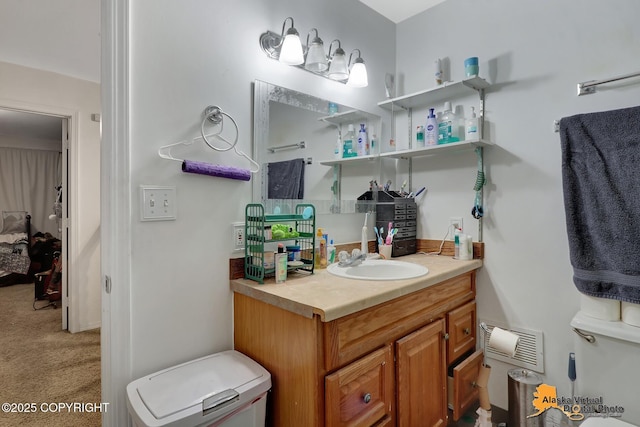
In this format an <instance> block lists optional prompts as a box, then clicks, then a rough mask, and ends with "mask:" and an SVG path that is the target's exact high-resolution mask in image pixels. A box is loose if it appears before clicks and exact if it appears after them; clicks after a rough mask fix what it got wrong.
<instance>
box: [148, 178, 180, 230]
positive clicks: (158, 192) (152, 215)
mask: <svg viewBox="0 0 640 427" xmlns="http://www.w3.org/2000/svg"><path fill="white" fill-rule="evenodd" d="M140 201H141V204H142V206H141V207H140V215H141V218H140V220H141V221H172V220H174V219H176V211H177V209H176V208H177V206H176V205H177V199H176V187H161V186H154V185H141V186H140Z"/></svg>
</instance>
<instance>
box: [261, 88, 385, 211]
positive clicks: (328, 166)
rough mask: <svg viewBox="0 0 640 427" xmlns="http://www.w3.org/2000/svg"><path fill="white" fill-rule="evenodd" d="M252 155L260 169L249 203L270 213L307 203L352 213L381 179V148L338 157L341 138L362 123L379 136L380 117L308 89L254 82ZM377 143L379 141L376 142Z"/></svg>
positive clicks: (327, 209) (319, 209)
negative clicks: (336, 151)
mask: <svg viewBox="0 0 640 427" xmlns="http://www.w3.org/2000/svg"><path fill="white" fill-rule="evenodd" d="M253 101H254V107H253V108H254V116H253V117H254V119H253V120H254V122H253V158H254V159H255V161H256V162H258V163H259V164H260V173H259V174H258V175H256V176H255V178H254V179H253V189H252V190H253V202H254V203H262V204H263V205H264V206H265V211H266V212H268V213H282V214H286V213H289V212H293V211H294V209H295V205H296V204H298V203H311V204H313V205H314V206H315V207H316V213H317V214H329V213H354V212H356V207H355V201H356V199H357V198H358V196H360V195H361V194H362V193H364V192H365V191H367V190H368V189H369V188H368V186H369V182H370V181H372V180H374V179H375V180H379V179H380V178H379V177H380V159H379V157H378V156H377V154H378V152H377V151H376V150H378V149H379V148H378V147H376V146H375V145H374V147H373V149H372V150H371V155H369V156H365V157H363V158H358V159H357V161H353V160H354V159H346V160H342V159H339V160H337V161H336V158H335V157H334V149H335V147H336V145H337V144H336V143H337V140H338V137H339V136H344V135H346V133H347V129H348V125H349V124H353V125H354V127H355V130H356V135H357V131H358V129H359V128H360V124H361V123H362V124H365V128H366V129H367V133H368V136H369V138H371V137H372V136H373V135H374V134H375V135H376V136H377V135H380V116H377V115H375V114H372V113H368V112H365V111H361V110H356V109H353V108H350V107H348V106H345V105H341V104H334V105H335V107H337V111H338V112H337V113H334V112H333V111H332V113H333V114H330V113H329V104H330V101H329V100H326V99H320V98H317V97H314V96H311V95H309V94H306V93H302V92H298V91H295V90H291V89H287V88H284V87H281V86H276V85H273V84H271V83H267V82H263V81H260V80H256V81H255V82H254V100H253ZM378 146H379V144H378Z"/></svg>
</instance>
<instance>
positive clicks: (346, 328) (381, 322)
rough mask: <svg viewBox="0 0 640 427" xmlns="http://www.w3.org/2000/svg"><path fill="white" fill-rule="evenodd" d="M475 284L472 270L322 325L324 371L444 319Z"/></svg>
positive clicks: (471, 296)
mask: <svg viewBox="0 0 640 427" xmlns="http://www.w3.org/2000/svg"><path fill="white" fill-rule="evenodd" d="M399 242H402V241H399ZM395 244H396V243H394V246H395ZM394 251H395V249H394ZM474 284H475V272H473V271H472V272H469V273H466V274H463V275H460V276H456V277H453V278H451V279H449V280H446V281H444V282H442V283H440V284H438V285H434V286H431V287H428V288H426V289H422V290H420V291H417V292H414V293H412V294H409V295H405V296H403V297H399V298H396V299H394V300H393V301H390V302H387V303H383V304H380V305H377V306H374V307H371V308H368V309H366V310H362V311H359V312H357V313H354V314H351V315H348V316H345V317H341V318H340V319H336V320H334V321H331V322H328V323H324V324H323V328H324V337H325V369H326V370H327V371H332V370H334V369H336V368H338V367H340V366H344V365H346V364H347V363H350V362H351V361H354V360H356V359H358V358H359V357H361V356H363V355H365V354H367V353H369V352H370V351H372V350H374V349H376V348H380V347H381V346H383V345H385V344H386V343H389V342H390V341H393V340H396V339H398V338H400V337H402V336H404V335H406V334H408V333H409V332H411V331H414V330H416V329H418V328H420V327H421V326H424V325H426V324H428V323H431V322H433V321H434V320H436V319H438V318H444V316H445V313H447V312H449V311H450V310H453V309H454V308H456V307H459V306H460V305H461V304H464V303H466V302H468V301H471V300H473V299H474V297H475V286H474ZM461 354H462V353H461Z"/></svg>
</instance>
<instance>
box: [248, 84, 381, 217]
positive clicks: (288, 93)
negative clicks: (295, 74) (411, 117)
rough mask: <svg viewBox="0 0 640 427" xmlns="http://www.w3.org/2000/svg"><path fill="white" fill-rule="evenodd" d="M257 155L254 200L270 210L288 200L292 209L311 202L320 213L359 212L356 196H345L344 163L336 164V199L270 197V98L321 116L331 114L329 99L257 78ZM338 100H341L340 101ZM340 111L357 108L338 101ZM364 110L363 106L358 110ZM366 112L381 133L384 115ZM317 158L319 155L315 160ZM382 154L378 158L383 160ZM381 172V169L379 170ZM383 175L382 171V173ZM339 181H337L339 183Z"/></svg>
mask: <svg viewBox="0 0 640 427" xmlns="http://www.w3.org/2000/svg"><path fill="white" fill-rule="evenodd" d="M253 85H254V87H253V147H252V149H253V159H254V160H255V161H256V162H257V163H258V164H260V173H259V174H257V175H256V176H255V178H254V179H253V183H252V202H253V203H262V204H263V206H265V209H266V211H269V212H271V211H272V209H273V206H271V205H283V204H285V205H286V204H288V207H287V208H288V209H290V210H292V209H294V207H295V204H298V203H311V204H313V205H314V206H315V207H316V213H317V214H329V213H355V212H356V208H355V202H356V200H355V197H354V200H341V197H340V196H341V194H340V187H341V182H340V181H341V178H342V170H341V169H342V166H341V165H334V166H333V181H334V186H333V187H332V189H333V191H334V199H333V200H328V199H322V198H309V197H306V196H307V195H305V198H304V199H292V200H277V201H275V202H272V200H276V199H267V198H266V194H267V170H266V167H264V166H265V164H266V150H265V149H264V148H263V147H268V146H269V127H270V122H269V119H270V115H269V104H270V102H272V101H274V102H279V103H282V104H286V105H289V106H293V107H298V108H302V109H305V110H308V111H312V112H315V113H318V114H319V115H320V116H329V111H328V110H329V102H331V101H328V100H325V99H321V98H318V97H316V96H313V95H309V94H306V93H303V92H299V91H296V90H293V89H289V88H285V87H282V86H279V85H275V84H272V83H268V82H265V81H262V80H254V82H253ZM336 104H337V103H336ZM337 105H338V110H339V111H349V110H354V111H355V109H353V108H351V107H348V106H345V105H342V104H337ZM357 111H361V110H357ZM361 112H362V115H363V116H367V117H370V118H371V119H372V120H375V121H376V122H377V123H376V125H375V126H374V128H375V130H376V132H377V134H378V135H379V134H380V131H381V129H380V126H381V120H382V118H381V117H380V116H379V115H376V114H372V113H368V112H364V111H361ZM313 161H314V162H315V161H316V160H315V159H314V160H313ZM379 161H380V160H379V157H378V162H379ZM379 172H380V171H379ZM379 175H380V173H379ZM336 183H337V184H336Z"/></svg>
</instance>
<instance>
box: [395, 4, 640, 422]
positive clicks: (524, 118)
mask: <svg viewBox="0 0 640 427" xmlns="http://www.w3.org/2000/svg"><path fill="white" fill-rule="evenodd" d="M639 15H640V4H639V3H638V2H636V1H634V0H614V1H611V2H608V3H607V4H606V6H605V5H604V4H603V3H602V2H597V1H595V0H585V1H574V0H559V1H556V0H554V1H551V0H542V1H536V2H521V1H520V2H512V1H509V0H481V1H477V0H449V1H447V2H444V3H442V4H440V5H438V6H436V7H435V8H433V9H430V10H428V11H426V12H424V13H422V14H420V15H418V16H415V17H413V18H410V19H408V20H406V21H403V22H401V23H400V24H398V28H397V46H396V55H397V72H398V74H400V75H401V79H400V80H401V81H402V84H403V88H402V90H403V91H404V92H403V93H411V92H415V91H418V90H422V89H427V88H429V87H432V86H433V83H432V82H433V79H432V78H431V73H432V69H433V66H432V61H433V60H434V59H435V58H438V57H440V58H448V60H449V62H450V64H451V78H452V80H460V79H462V78H463V77H464V67H463V61H464V59H465V58H467V57H469V56H478V57H479V58H480V76H481V77H484V78H486V79H487V80H488V81H489V82H490V83H491V84H492V85H493V86H492V87H491V88H490V89H489V90H488V91H487V96H486V117H487V119H488V120H489V122H490V138H491V140H492V141H493V142H494V143H495V144H496V145H495V147H491V148H488V149H486V150H485V164H486V173H487V178H488V184H487V187H485V188H486V189H485V206H484V207H485V212H486V216H485V226H484V241H485V244H486V246H485V249H486V251H485V256H486V258H485V264H484V267H483V268H482V270H481V271H480V273H479V277H478V283H477V290H478V311H479V313H478V315H479V318H485V319H489V320H494V321H497V322H505V323H506V324H508V325H511V326H518V327H524V328H529V329H535V330H541V331H543V332H544V350H545V352H544V353H545V355H544V357H545V360H544V362H545V372H544V380H545V382H546V383H547V384H550V385H555V386H556V387H557V388H558V395H562V396H568V395H570V381H569V379H568V378H567V363H568V362H567V361H568V353H569V352H570V351H576V352H577V365H578V379H577V381H576V392H577V393H578V394H581V395H584V396H603V398H604V401H605V404H608V405H621V406H623V407H624V408H625V414H624V417H623V418H625V419H627V420H628V421H631V422H634V423H636V424H638V423H640V408H638V406H637V404H636V403H637V387H638V384H640V373H639V372H640V371H638V369H637V362H634V361H633V360H636V361H637V357H631V356H632V355H634V354H635V355H636V356H637V354H638V348H637V347H635V346H631V345H627V344H624V343H621V342H618V343H613V344H612V345H608V344H606V343H607V340H606V339H600V340H599V344H597V345H595V346H594V345H589V344H583V341H581V339H580V338H578V337H577V336H576V335H575V334H574V333H573V332H572V331H571V328H570V326H569V322H570V320H571V318H572V316H573V315H574V314H575V313H576V311H577V310H578V308H579V301H578V296H579V294H578V292H577V291H576V289H575V287H574V285H573V282H572V270H571V266H570V263H569V253H568V245H567V237H566V228H565V219H564V208H563V198H562V186H561V170H560V165H561V162H560V139H559V134H557V133H554V132H553V127H552V124H553V121H554V120H556V119H560V118H562V117H565V116H569V115H573V114H578V113H584V112H593V111H604V110H611V109H617V108H624V107H629V106H633V105H636V104H637V103H638V99H640V82H639V81H638V79H635V81H633V82H632V81H631V80H629V81H625V82H620V83H618V84H610V85H607V86H601V87H600V88H598V92H597V93H596V94H595V95H589V96H582V97H577V96H576V84H577V83H579V82H583V81H586V80H594V79H603V78H608V77H612V76H616V75H622V74H626V73H631V72H634V71H638V70H640V28H639V27H638V25H637V17H638V16H639ZM475 99H476V102H477V97H476V98H475ZM462 102H463V103H466V106H467V108H468V106H469V105H470V102H471V101H470V100H468V99H464V100H462ZM455 104H456V100H454V105H455ZM435 107H437V108H438V109H439V110H441V109H442V106H441V105H436V106H435ZM467 111H468V109H467ZM475 167H476V158H475V155H474V153H473V152H472V151H470V152H468V153H466V154H464V153H455V154H451V155H446V156H440V157H437V158H435V159H420V160H416V161H414V165H413V170H414V172H415V175H414V182H424V183H425V184H426V185H427V187H428V189H429V191H428V193H427V197H426V199H425V200H423V202H422V205H421V207H422V208H421V210H420V216H421V224H420V225H421V236H420V237H431V238H438V237H440V236H442V235H443V234H444V233H445V231H446V227H447V225H448V219H449V217H450V216H458V215H464V224H465V229H466V231H467V232H468V233H470V234H472V235H473V236H474V240H475V239H477V237H478V231H477V221H476V220H474V219H473V218H472V217H471V216H470V212H471V208H472V206H473V200H474V192H473V191H472V188H473V185H474V183H475V177H476V172H475ZM489 363H490V364H491V365H492V367H493V369H492V376H491V381H490V390H489V392H490V396H491V400H492V403H493V404H495V405H498V406H499V407H502V408H507V375H506V372H507V370H508V369H510V368H512V367H513V366H511V365H506V364H503V363H500V362H497V361H489Z"/></svg>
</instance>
